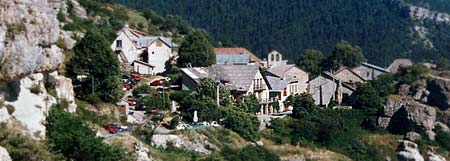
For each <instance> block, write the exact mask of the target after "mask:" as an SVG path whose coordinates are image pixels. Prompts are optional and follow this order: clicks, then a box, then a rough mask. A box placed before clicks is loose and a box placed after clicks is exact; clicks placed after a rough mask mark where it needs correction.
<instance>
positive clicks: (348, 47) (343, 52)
mask: <svg viewBox="0 0 450 161" xmlns="http://www.w3.org/2000/svg"><path fill="white" fill-rule="evenodd" d="M362 61H364V55H363V53H362V50H361V48H359V47H358V46H352V44H350V43H349V42H347V41H344V40H342V41H339V42H338V43H337V44H336V46H335V47H334V48H333V49H332V51H331V55H329V56H328V57H327V59H326V60H325V61H324V63H323V66H324V68H325V70H338V69H339V68H340V67H342V66H347V67H350V68H353V67H356V66H358V65H360V64H361V62H362Z"/></svg>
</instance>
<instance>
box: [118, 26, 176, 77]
mask: <svg viewBox="0 0 450 161" xmlns="http://www.w3.org/2000/svg"><path fill="white" fill-rule="evenodd" d="M176 47H177V45H176V44H174V43H173V42H172V39H171V38H166V37H161V36H145V33H144V32H141V31H138V30H134V29H131V28H129V27H128V26H125V27H124V28H123V29H121V30H119V31H118V32H117V38H116V39H115V40H114V42H113V43H112V44H111V49H113V50H114V51H115V52H116V53H117V55H118V57H119V61H120V62H121V63H122V67H123V68H125V69H127V70H133V71H136V72H138V73H140V74H153V75H154V74H158V73H162V72H164V71H165V70H166V69H165V67H166V63H167V62H168V61H169V60H170V59H171V58H172V57H173V56H174V54H172V53H173V49H174V48H176Z"/></svg>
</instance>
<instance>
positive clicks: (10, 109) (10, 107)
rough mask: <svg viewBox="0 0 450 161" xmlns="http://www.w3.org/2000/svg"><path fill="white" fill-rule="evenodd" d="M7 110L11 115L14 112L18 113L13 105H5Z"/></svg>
mask: <svg viewBox="0 0 450 161" xmlns="http://www.w3.org/2000/svg"><path fill="white" fill-rule="evenodd" d="M5 107H6V110H8V113H9V114H10V115H11V114H12V113H13V112H14V111H16V108H15V107H14V106H13V105H10V104H7V105H5Z"/></svg>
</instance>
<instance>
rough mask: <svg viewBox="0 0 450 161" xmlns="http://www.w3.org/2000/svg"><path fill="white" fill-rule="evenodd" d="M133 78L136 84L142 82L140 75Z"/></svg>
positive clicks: (133, 75)
mask: <svg viewBox="0 0 450 161" xmlns="http://www.w3.org/2000/svg"><path fill="white" fill-rule="evenodd" d="M131 77H133V79H134V80H135V81H136V82H140V81H141V77H140V76H139V74H131Z"/></svg>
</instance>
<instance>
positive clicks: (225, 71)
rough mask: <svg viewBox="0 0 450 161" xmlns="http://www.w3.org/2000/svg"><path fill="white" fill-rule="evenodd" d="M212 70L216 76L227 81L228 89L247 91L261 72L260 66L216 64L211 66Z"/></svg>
mask: <svg viewBox="0 0 450 161" xmlns="http://www.w3.org/2000/svg"><path fill="white" fill-rule="evenodd" d="M210 72H211V74H213V75H214V76H215V77H216V78H218V79H220V80H222V81H226V82H227V83H225V87H227V88H228V89H230V90H240V91H246V90H249V89H250V86H251V85H252V81H253V79H255V76H256V74H257V73H258V72H259V66H258V65H221V64H215V65H212V66H211V67H210Z"/></svg>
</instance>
